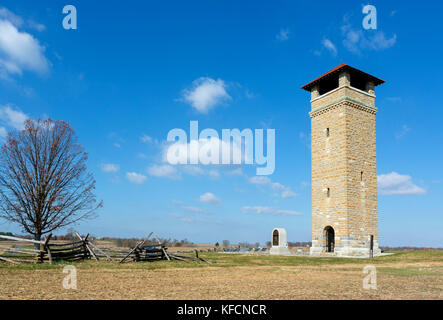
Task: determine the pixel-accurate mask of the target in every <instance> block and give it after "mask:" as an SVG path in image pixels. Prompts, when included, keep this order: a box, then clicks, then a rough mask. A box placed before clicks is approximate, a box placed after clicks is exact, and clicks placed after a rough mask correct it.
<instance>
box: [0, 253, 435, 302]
mask: <svg viewBox="0 0 443 320" xmlns="http://www.w3.org/2000/svg"><path fill="white" fill-rule="evenodd" d="M205 255H206V258H209V259H212V260H214V259H215V260H217V262H218V263H217V264H214V265H208V264H204V263H187V262H184V263H180V262H167V261H164V262H163V261H162V262H154V263H129V264H125V265H117V264H115V263H109V262H108V263H107V262H95V261H88V262H82V263H77V264H76V266H77V269H78V284H77V285H78V288H77V290H66V289H64V288H63V287H62V280H63V278H64V277H65V276H66V274H63V273H62V269H63V266H64V264H57V265H53V266H36V267H13V266H8V265H6V264H0V299H443V253H439V252H430V253H429V252H409V253H401V254H398V255H395V256H390V257H380V258H376V259H374V260H368V259H334V258H320V259H319V258H303V257H272V256H245V255H242V256H240V255H227V254H215V253H212V254H211V253H207V254H205ZM367 264H373V265H375V266H376V267H377V290H365V289H363V287H362V281H363V277H364V276H365V274H363V272H362V268H363V267H364V266H365V265H367Z"/></svg>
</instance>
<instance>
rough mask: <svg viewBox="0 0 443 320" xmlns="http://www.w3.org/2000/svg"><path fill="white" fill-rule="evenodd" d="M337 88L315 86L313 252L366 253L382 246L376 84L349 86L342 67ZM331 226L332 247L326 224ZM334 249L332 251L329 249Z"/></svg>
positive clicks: (312, 138) (312, 124) (312, 126)
mask: <svg viewBox="0 0 443 320" xmlns="http://www.w3.org/2000/svg"><path fill="white" fill-rule="evenodd" d="M336 76H337V77H338V79H337V80H338V81H337V88H335V89H332V90H330V91H329V92H326V93H324V94H322V95H320V94H319V86H321V85H322V84H321V82H320V83H319V84H316V85H314V86H312V87H311V88H310V91H311V112H310V117H311V152H312V155H311V156H312V159H311V160H312V247H311V254H313V255H317V254H326V253H327V251H332V252H331V253H332V254H335V255H345V256H354V255H357V256H358V255H368V254H369V250H370V239H371V235H372V236H373V241H374V242H373V253H374V255H377V254H379V253H380V249H379V247H378V221H377V166H376V130H375V115H376V113H377V109H376V108H375V93H374V84H373V83H372V82H371V81H369V80H370V79H369V80H368V81H367V83H366V86H365V90H362V89H357V88H354V87H352V86H351V80H352V76H353V74H350V73H349V72H347V71H342V72H340V73H338V74H337V75H336ZM330 227H332V229H333V232H334V235H333V241H334V243H333V249H332V250H331V249H330V248H329V249H328V244H327V242H328V241H331V240H328V239H329V238H328V236H327V232H326V230H327V229H330ZM328 254H330V253H328Z"/></svg>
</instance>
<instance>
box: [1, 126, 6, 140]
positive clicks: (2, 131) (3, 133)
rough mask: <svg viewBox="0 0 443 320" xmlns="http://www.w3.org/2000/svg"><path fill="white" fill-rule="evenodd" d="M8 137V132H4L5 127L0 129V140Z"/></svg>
mask: <svg viewBox="0 0 443 320" xmlns="http://www.w3.org/2000/svg"><path fill="white" fill-rule="evenodd" d="M7 135H8V132H7V131H6V128H5V127H0V138H6V136H7Z"/></svg>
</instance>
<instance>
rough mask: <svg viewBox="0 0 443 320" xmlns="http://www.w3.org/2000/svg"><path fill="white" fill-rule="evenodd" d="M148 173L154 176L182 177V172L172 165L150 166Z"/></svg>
mask: <svg viewBox="0 0 443 320" xmlns="http://www.w3.org/2000/svg"><path fill="white" fill-rule="evenodd" d="M148 174H149V175H151V176H154V177H166V178H169V179H180V174H179V172H178V170H177V168H176V167H173V166H170V165H167V164H165V165H152V166H151V167H149V168H148Z"/></svg>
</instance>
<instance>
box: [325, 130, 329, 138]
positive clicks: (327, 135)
mask: <svg viewBox="0 0 443 320" xmlns="http://www.w3.org/2000/svg"><path fill="white" fill-rule="evenodd" d="M326 138H329V128H326Z"/></svg>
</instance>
